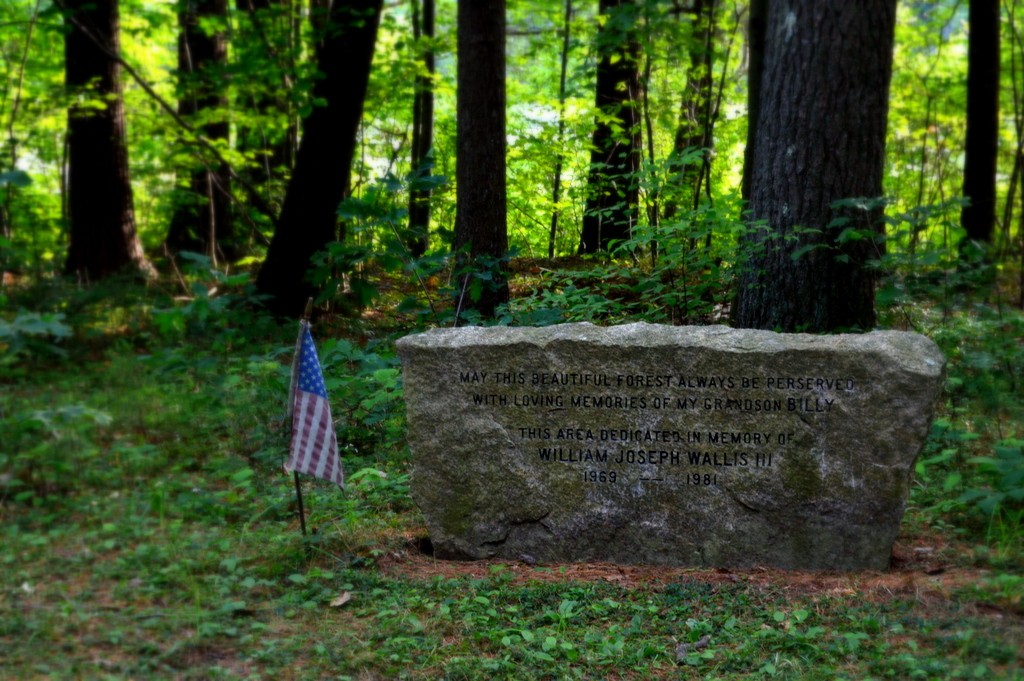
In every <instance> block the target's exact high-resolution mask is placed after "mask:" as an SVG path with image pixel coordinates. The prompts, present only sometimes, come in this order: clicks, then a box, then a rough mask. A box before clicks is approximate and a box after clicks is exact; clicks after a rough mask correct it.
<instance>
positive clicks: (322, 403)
mask: <svg viewBox="0 0 1024 681" xmlns="http://www.w3.org/2000/svg"><path fill="white" fill-rule="evenodd" d="M301 324H302V326H301V328H300V329H299V338H298V342H297V343H296V350H295V359H294V361H293V363H292V390H291V403H290V407H291V413H292V446H291V453H290V455H289V456H288V462H287V463H286V464H285V465H284V468H285V470H286V471H289V472H291V471H298V472H299V473H306V474H307V475H313V476H316V477H318V478H321V479H323V480H329V481H330V482H333V483H335V484H337V485H338V486H339V487H341V488H342V489H344V488H345V471H343V470H342V468H341V458H340V457H339V456H338V436H337V435H336V434H335V432H334V422H333V421H332V420H331V405H330V403H329V402H328V401H327V388H326V387H325V386H324V373H323V370H321V368H320V360H319V359H318V358H317V356H316V346H315V345H313V334H311V333H310V332H309V322H307V321H305V320H303V321H302V322H301Z"/></svg>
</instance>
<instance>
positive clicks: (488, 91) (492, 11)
mask: <svg viewBox="0 0 1024 681" xmlns="http://www.w3.org/2000/svg"><path fill="white" fill-rule="evenodd" d="M456 126H457V146H458V149H457V152H458V156H457V159H458V160H457V163H456V167H455V186H456V191H457V194H456V217H455V249H456V251H457V252H459V255H460V259H461V260H462V265H461V267H462V268H464V269H467V270H468V271H466V272H465V273H464V274H463V279H462V296H461V297H460V301H459V305H460V308H461V309H463V310H465V309H475V310H476V311H477V312H479V313H480V314H481V315H482V316H483V317H485V318H490V317H494V314H495V312H496V310H497V308H498V306H499V305H501V304H503V303H506V302H508V281H507V277H506V273H505V269H506V268H505V266H504V264H503V263H502V260H503V259H504V258H505V256H506V255H507V252H508V232H507V221H506V200H507V194H506V186H505V0H461V1H460V2H459V3H458V97H457V103H456ZM467 258H468V260H467Z"/></svg>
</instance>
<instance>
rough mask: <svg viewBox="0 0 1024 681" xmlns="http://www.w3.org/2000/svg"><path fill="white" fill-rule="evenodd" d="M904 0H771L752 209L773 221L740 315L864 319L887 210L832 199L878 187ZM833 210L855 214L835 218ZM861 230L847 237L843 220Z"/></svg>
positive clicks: (743, 292) (793, 320)
mask: <svg viewBox="0 0 1024 681" xmlns="http://www.w3.org/2000/svg"><path fill="white" fill-rule="evenodd" d="M895 17H896V0H865V1H864V2H859V3H825V2H817V1H816V0H791V1H790V2H786V3H783V2H775V1H773V0H769V2H768V14H767V17H766V24H765V27H766V31H765V35H766V36H768V37H770V38H771V39H770V40H767V41H766V43H765V46H766V50H765V54H764V66H763V78H762V80H761V83H762V86H761V98H760V102H759V105H760V106H759V108H760V111H759V113H758V115H757V130H756V133H755V135H756V146H755V148H754V151H753V159H752V167H751V168H748V169H747V170H748V171H749V173H750V187H749V191H750V209H751V212H752V213H753V217H754V218H755V219H759V220H763V221H765V222H766V223H767V228H766V230H765V231H764V232H763V233H761V234H760V235H756V236H754V237H752V238H751V239H750V240H749V241H748V243H747V244H746V245H747V247H748V248H750V249H751V253H750V255H749V257H748V261H747V264H746V267H745V268H744V273H743V275H742V277H741V282H740V288H739V291H738V294H737V301H736V308H735V310H734V321H735V323H736V324H737V325H738V326H742V327H752V328H766V329H779V330H783V331H799V330H802V331H819V332H820V331H834V330H838V329H851V330H852V329H861V330H867V329H870V328H871V327H873V326H874V323H875V310H874V284H875V276H874V274H873V272H872V270H871V269H870V268H868V267H866V266H865V264H866V261H867V260H868V259H869V258H871V257H872V256H874V255H876V254H877V250H876V249H877V248H878V247H879V246H878V243H877V240H876V239H875V238H874V237H876V236H877V235H878V234H879V231H880V222H879V218H880V211H879V210H878V209H877V208H873V209H870V210H843V209H834V208H833V202H835V201H837V200H839V199H847V198H855V197H867V198H876V197H879V196H881V193H882V169H883V161H884V154H885V130H886V116H887V113H888V96H889V80H890V75H891V71H892V48H893V35H894V26H895ZM837 218H843V219H845V220H847V221H848V222H846V223H845V224H843V225H837V224H836V223H835V222H834V221H835V220H836V219H837ZM847 228H852V229H854V230H857V235H859V236H860V237H861V238H858V239H847V238H845V237H848V236H850V232H846V234H845V235H844V238H840V234H841V233H842V232H843V230H844V229H847Z"/></svg>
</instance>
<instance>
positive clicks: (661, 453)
mask: <svg viewBox="0 0 1024 681" xmlns="http://www.w3.org/2000/svg"><path fill="white" fill-rule="evenodd" d="M398 350H399V354H400V356H401V358H402V362H403V366H404V383H405V399H406V405H407V409H408V422H409V446H410V449H411V451H412V456H413V472H412V481H411V484H412V494H413V498H414V499H415V501H416V503H417V504H418V505H419V507H420V509H421V511H422V512H423V516H424V518H425V520H426V524H427V527H428V530H429V532H430V536H431V540H432V542H433V545H434V550H435V554H436V555H437V556H439V557H442V558H469V559H479V558H488V557H498V558H505V559H509V560H518V559H519V557H520V556H522V555H529V556H532V557H533V558H535V559H536V560H537V561H540V562H555V561H563V562H571V561H609V562H617V563H631V564H637V563H648V564H660V565H694V566H719V567H743V566H752V565H768V566H777V567H786V568H806V569H842V570H852V569H885V568H887V567H888V565H889V560H890V555H891V550H892V544H893V541H894V540H895V538H896V533H897V531H898V528H899V523H900V519H901V518H902V515H903V510H904V504H905V501H906V498H907V493H908V491H909V485H910V478H911V471H912V467H913V463H914V459H915V457H916V456H917V454H918V452H919V450H920V448H921V446H922V444H923V442H924V439H925V436H926V434H927V432H928V427H929V423H930V420H931V417H932V413H933V407H934V403H935V400H936V398H937V396H938V394H939V390H940V387H941V384H942V376H943V367H944V359H943V357H942V354H941V352H940V351H939V349H938V348H937V347H936V346H935V344H934V343H932V342H931V341H930V340H928V339H927V338H925V337H923V336H920V335H917V334H912V333H905V332H896V331H878V332H873V333H868V334H862V335H837V336H812V335H804V334H777V333H772V332H767V331H753V330H741V329H731V328H728V327H724V326H710V327H670V326H658V325H651V324H642V323H641V324H628V325H623V326H615V327H597V326H594V325H591V324H565V325H559V326H552V327H545V328H501V327H492V328H460V329H437V330H432V331H428V332H427V333H423V334H417V335H414V336H408V337H406V338H403V339H401V340H400V341H399V343H398Z"/></svg>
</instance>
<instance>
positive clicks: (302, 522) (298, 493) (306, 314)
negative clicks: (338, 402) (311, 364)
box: [288, 296, 313, 537]
mask: <svg viewBox="0 0 1024 681" xmlns="http://www.w3.org/2000/svg"><path fill="white" fill-rule="evenodd" d="M312 315H313V298H312V296H310V297H309V298H308V299H307V300H306V309H305V311H303V313H302V322H301V323H300V324H299V337H298V340H296V342H295V354H294V355H293V359H292V377H291V387H290V390H289V391H288V420H289V422H291V424H292V433H293V434H294V432H295V423H294V421H292V418H291V417H292V412H293V411H294V409H295V381H296V369H297V368H298V367H297V366H296V363H297V361H298V357H299V351H300V347H301V343H302V332H303V331H304V330H305V328H306V326H307V325H308V324H309V318H310V317H311V316H312ZM292 477H293V478H294V480H295V499H296V500H297V501H298V502H299V527H301V528H302V536H303V537H306V510H305V508H304V507H303V503H302V485H301V484H299V472H298V471H297V470H293V471H292Z"/></svg>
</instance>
